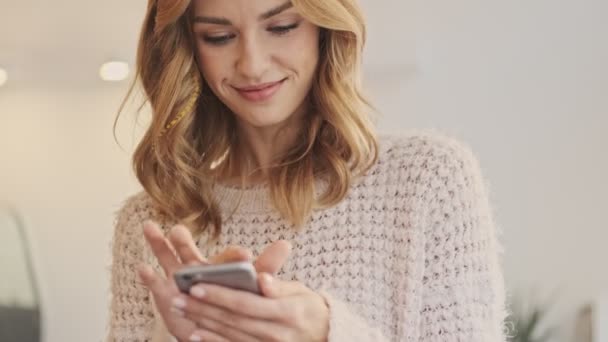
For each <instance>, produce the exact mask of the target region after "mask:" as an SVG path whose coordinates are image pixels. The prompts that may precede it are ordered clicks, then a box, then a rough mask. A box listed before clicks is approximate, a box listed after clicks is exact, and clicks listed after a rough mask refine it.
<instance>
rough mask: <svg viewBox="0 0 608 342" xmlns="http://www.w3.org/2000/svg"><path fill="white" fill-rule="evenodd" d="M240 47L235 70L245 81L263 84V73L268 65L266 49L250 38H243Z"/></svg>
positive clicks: (268, 58)
mask: <svg viewBox="0 0 608 342" xmlns="http://www.w3.org/2000/svg"><path fill="white" fill-rule="evenodd" d="M240 45H241V46H240V48H239V56H238V59H237V61H236V70H237V71H238V73H239V74H240V75H241V76H242V77H243V78H245V79H248V80H251V81H252V82H255V83H261V82H264V81H265V80H264V73H265V72H266V71H267V70H268V67H269V64H270V61H269V60H270V56H269V53H268V51H267V49H265V48H264V46H263V45H262V44H259V43H258V42H257V41H256V40H255V38H252V37H244V38H243V39H242V40H241V44H240Z"/></svg>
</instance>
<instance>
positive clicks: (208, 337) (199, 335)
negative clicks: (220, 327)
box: [188, 329, 238, 342]
mask: <svg viewBox="0 0 608 342" xmlns="http://www.w3.org/2000/svg"><path fill="white" fill-rule="evenodd" d="M188 341H192V342H197V341H205V342H230V341H231V340H229V339H227V338H225V337H223V336H221V335H218V334H216V333H215V332H213V331H209V330H204V329H197V330H196V331H194V333H193V334H192V336H191V337H190V339H189V340H188ZM236 341H238V340H236Z"/></svg>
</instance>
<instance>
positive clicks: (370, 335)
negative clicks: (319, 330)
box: [319, 290, 389, 342]
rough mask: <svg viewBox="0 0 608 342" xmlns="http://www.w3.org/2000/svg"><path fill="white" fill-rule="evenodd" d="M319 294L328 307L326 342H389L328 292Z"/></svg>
mask: <svg viewBox="0 0 608 342" xmlns="http://www.w3.org/2000/svg"><path fill="white" fill-rule="evenodd" d="M319 294H320V295H321V296H322V297H323V298H324V299H325V302H326V303H327V306H328V307H329V335H328V338H327V342H346V341H348V342H369V341H374V342H388V341H389V340H388V339H387V338H386V337H385V336H383V335H382V333H381V332H380V331H379V330H378V329H377V328H375V327H372V326H370V325H369V324H368V323H367V322H366V321H365V320H364V319H362V318H361V317H359V315H357V314H356V313H355V312H353V311H352V310H351V309H350V308H349V307H348V305H347V304H346V303H344V302H343V301H341V300H340V299H338V298H337V297H336V296H334V295H333V294H331V293H330V292H329V291H325V290H321V291H319Z"/></svg>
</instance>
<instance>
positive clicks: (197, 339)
mask: <svg viewBox="0 0 608 342" xmlns="http://www.w3.org/2000/svg"><path fill="white" fill-rule="evenodd" d="M202 340H203V338H202V337H200V336H199V335H197V334H192V336H190V341H191V342H200V341H202Z"/></svg>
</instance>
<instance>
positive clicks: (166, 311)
mask: <svg viewBox="0 0 608 342" xmlns="http://www.w3.org/2000/svg"><path fill="white" fill-rule="evenodd" d="M144 236H145V237H146V240H147V241H148V244H149V245H150V247H151V249H152V252H153V253H154V255H155V256H156V258H157V259H158V262H159V264H160V266H161V267H162V268H163V270H164V273H165V276H166V278H163V277H160V276H159V275H157V274H156V273H155V271H154V270H153V269H152V267H150V266H149V265H141V266H140V267H139V269H138V273H139V276H140V278H141V280H142V281H143V283H144V284H145V285H146V287H148V289H150V290H151V293H152V295H153V298H154V303H155V305H156V308H157V309H158V312H159V313H160V315H161V317H162V319H163V321H164V323H165V326H166V327H167V329H168V330H169V332H170V333H171V334H172V335H173V336H174V337H176V338H177V339H178V340H180V341H190V337H191V336H192V333H193V332H194V331H195V330H196V329H197V326H196V325H195V324H194V323H193V322H192V321H190V320H188V319H186V318H183V317H180V316H179V315H177V314H175V313H174V312H173V311H172V309H171V308H172V305H171V304H172V303H171V300H172V299H173V298H174V297H175V296H177V295H178V294H179V293H180V292H179V289H178V288H177V285H176V283H175V280H174V279H173V273H175V272H176V271H177V270H179V269H180V268H182V267H184V266H189V265H200V264H221V263H227V262H236V261H248V260H251V259H253V256H252V253H251V251H249V250H248V249H246V248H243V247H241V246H230V247H227V248H226V249H225V250H223V251H222V252H221V253H219V254H217V255H215V256H213V257H211V258H210V259H209V260H207V259H206V258H204V257H203V256H202V255H201V253H200V251H199V249H198V248H197V247H196V244H195V243H194V240H193V238H192V235H191V234H190V231H189V230H188V229H187V228H186V227H184V226H182V225H176V226H174V227H173V228H172V229H171V231H170V232H169V234H168V239H167V238H166V237H165V236H164V235H163V232H162V231H161V230H160V228H159V227H158V226H157V225H156V224H155V223H154V222H151V221H147V222H146V223H144ZM173 250H175V253H174V252H173ZM290 250H291V246H290V244H289V243H288V242H287V241H276V242H274V243H272V244H270V245H269V246H268V247H266V248H265V249H264V251H262V253H260V255H259V256H258V258H257V260H256V261H255V263H254V266H255V268H256V270H257V272H258V273H260V272H265V273H270V274H274V273H276V272H278V271H279V270H280V268H281V267H282V266H283V264H284V263H285V261H286V260H287V257H288V256H289V253H290Z"/></svg>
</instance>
